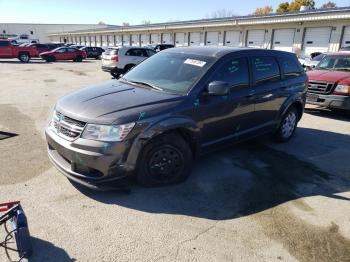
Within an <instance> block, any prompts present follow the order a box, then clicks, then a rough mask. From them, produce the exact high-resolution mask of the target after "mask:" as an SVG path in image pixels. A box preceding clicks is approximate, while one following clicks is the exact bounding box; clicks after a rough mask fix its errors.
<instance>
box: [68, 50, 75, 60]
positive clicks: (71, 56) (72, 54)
mask: <svg viewBox="0 0 350 262" xmlns="http://www.w3.org/2000/svg"><path fill="white" fill-rule="evenodd" d="M76 58H77V49H75V48H68V50H67V52H66V60H74V59H76Z"/></svg>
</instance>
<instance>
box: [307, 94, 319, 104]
mask: <svg viewBox="0 0 350 262" xmlns="http://www.w3.org/2000/svg"><path fill="white" fill-rule="evenodd" d="M319 98H320V97H319V96H318V95H316V94H307V96H306V100H307V101H310V102H318V100H319Z"/></svg>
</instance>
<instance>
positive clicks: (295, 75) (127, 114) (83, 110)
mask: <svg viewBox="0 0 350 262" xmlns="http://www.w3.org/2000/svg"><path fill="white" fill-rule="evenodd" d="M307 83H308V78H307V76H306V74H305V72H304V69H303V68H302V66H301V65H300V63H299V62H298V60H297V57H296V56H295V55H294V54H292V53H287V52H281V51H275V50H264V49H235V48H228V47H186V48H170V49H166V50H164V51H162V52H159V53H157V54H156V55H154V56H152V57H151V58H149V59H147V60H146V61H144V62H142V63H141V64H139V65H137V66H136V67H135V68H134V69H133V70H131V71H129V72H128V73H127V74H125V75H124V76H123V77H122V78H120V79H118V80H111V81H108V82H105V83H103V84H101V85H96V86H92V87H88V88H85V89H82V90H78V91H76V92H73V93H70V94H68V95H66V96H64V97H62V98H61V99H60V100H59V101H58V102H57V104H56V106H55V110H54V112H53V116H52V121H51V124H50V125H49V127H48V128H47V130H46V138H47V143H48V153H49V157H50V159H51V161H52V162H53V163H54V165H55V166H56V167H57V168H58V169H59V170H60V171H61V172H62V173H63V174H64V175H65V176H67V177H68V178H69V179H70V180H72V181H75V182H77V183H80V184H82V185H84V186H87V187H89V188H94V189H100V188H103V187H104V186H106V185H110V183H111V181H114V180H119V179H121V178H123V177H126V176H128V175H134V176H135V177H136V179H137V180H138V182H139V183H141V184H143V185H146V186H153V185H156V186H157V185H167V184H173V183H178V182H181V181H183V180H184V179H186V178H187V177H188V175H189V174H190V172H191V167H192V163H193V161H194V159H195V158H196V157H198V156H199V155H200V154H202V153H205V152H208V151H211V150H212V149H213V148H214V147H218V146H222V145H227V144H229V143H236V142H239V141H243V140H246V139H249V138H253V137H256V136H258V135H262V134H265V133H272V134H273V135H274V137H275V138H276V139H277V140H278V141H281V142H286V141H288V140H289V139H291V138H292V137H293V134H294V132H295V130H296V128H297V124H298V122H299V120H300V119H301V117H302V115H303V110H304V105H305V100H306V92H307Z"/></svg>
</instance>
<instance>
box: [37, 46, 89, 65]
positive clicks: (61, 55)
mask: <svg viewBox="0 0 350 262" xmlns="http://www.w3.org/2000/svg"><path fill="white" fill-rule="evenodd" d="M40 57H41V58H42V59H44V60H45V61H46V62H55V61H59V60H73V61H74V62H82V61H83V59H85V58H86V53H85V52H84V51H81V50H79V49H76V48H72V47H58V48H56V49H54V50H51V51H48V52H44V53H41V54H40Z"/></svg>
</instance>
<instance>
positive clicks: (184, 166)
mask: <svg viewBox="0 0 350 262" xmlns="http://www.w3.org/2000/svg"><path fill="white" fill-rule="evenodd" d="M192 161H193V156H192V151H191V149H190V147H189V145H188V143H187V142H186V141H185V140H184V139H183V138H182V137H181V136H179V135H176V134H167V135H161V136H159V137H156V138H154V139H152V140H151V141H150V142H149V143H148V144H147V145H146V146H145V148H144V150H143V151H142V153H141V155H140V159H139V166H138V172H137V181H138V182H139V183H140V184H142V185H144V186H161V185H170V184H176V183H179V182H182V181H184V180H185V179H186V178H187V177H188V176H189V174H190V172H191V168H192Z"/></svg>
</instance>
